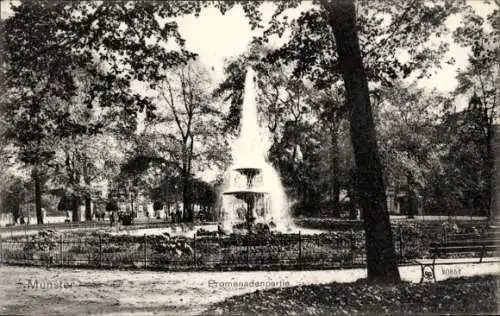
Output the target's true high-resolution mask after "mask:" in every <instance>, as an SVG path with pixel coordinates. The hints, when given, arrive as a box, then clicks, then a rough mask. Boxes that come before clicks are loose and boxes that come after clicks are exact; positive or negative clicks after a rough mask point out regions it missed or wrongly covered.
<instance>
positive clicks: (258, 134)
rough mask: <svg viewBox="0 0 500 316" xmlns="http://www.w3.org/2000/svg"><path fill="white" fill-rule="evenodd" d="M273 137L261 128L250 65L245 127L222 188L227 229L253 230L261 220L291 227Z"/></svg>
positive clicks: (280, 226)
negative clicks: (271, 154)
mask: <svg viewBox="0 0 500 316" xmlns="http://www.w3.org/2000/svg"><path fill="white" fill-rule="evenodd" d="M270 139H271V138H270V137H269V134H268V133H267V130H266V129H261V128H260V127H259V124H258V117H257V107H256V95H255V83H254V72H253V69H252V68H250V67H249V68H248V70H247V74H246V78H245V93H244V99H243V107H242V115H241V130H240V134H239V136H238V138H237V139H236V140H235V141H234V142H233V144H232V146H231V148H232V157H233V165H232V166H231V167H230V168H229V169H228V172H226V177H225V183H224V190H223V192H222V194H223V196H222V205H223V210H224V211H223V213H224V214H223V223H222V224H223V226H224V228H225V230H228V231H232V230H233V228H235V227H245V228H246V229H247V231H250V230H251V229H252V228H253V227H255V225H257V224H259V223H260V224H262V225H265V226H267V227H271V228H272V227H276V228H277V229H278V230H286V229H287V228H289V227H290V224H291V220H290V216H289V215H288V208H287V200H286V195H285V192H284V189H283V186H282V184H281V180H280V177H279V175H278V173H277V172H276V170H275V169H274V167H273V166H272V165H271V164H270V163H269V162H268V161H267V152H268V149H269V147H270V145H271V142H270ZM242 202H243V203H244V211H245V215H244V218H243V219H242V218H241V217H238V216H237V215H238V214H237V212H236V210H235V209H234V208H235V205H238V204H239V205H240V206H241V204H242Z"/></svg>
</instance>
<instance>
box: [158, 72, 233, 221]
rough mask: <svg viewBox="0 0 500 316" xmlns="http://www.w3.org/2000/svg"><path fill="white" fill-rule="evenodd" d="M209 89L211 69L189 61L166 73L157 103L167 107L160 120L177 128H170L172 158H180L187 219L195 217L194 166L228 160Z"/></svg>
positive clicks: (190, 219) (198, 166) (217, 115)
mask: <svg viewBox="0 0 500 316" xmlns="http://www.w3.org/2000/svg"><path fill="white" fill-rule="evenodd" d="M208 90H209V78H208V73H207V72H206V70H205V69H204V68H202V67H200V65H198V64H196V63H190V64H188V65H186V66H181V67H178V68H177V69H175V70H173V71H171V72H170V73H169V74H167V75H166V78H165V79H164V80H163V82H162V84H161V85H160V90H159V91H158V104H159V105H160V104H161V105H163V107H164V108H163V109H162V112H163V113H162V114H158V115H161V117H160V120H159V121H160V122H162V123H167V124H169V125H170V124H173V126H175V130H172V129H170V130H169V132H170V133H169V134H168V138H169V140H170V142H171V148H173V151H171V154H172V160H174V161H177V162H178V166H179V170H180V173H181V187H182V200H183V210H184V213H183V216H184V220H185V221H192V220H193V208H192V203H191V202H192V200H193V197H192V192H193V190H192V188H191V183H192V180H193V172H194V171H195V170H196V169H195V168H204V167H206V166H207V165H210V164H212V165H217V164H220V163H224V161H227V157H225V155H221V153H222V152H223V151H221V148H224V146H227V142H226V141H225V140H224V139H223V137H221V136H222V134H221V133H220V129H219V126H220V125H221V123H222V122H220V118H221V113H220V111H219V110H217V109H216V107H215V106H214V104H213V102H212V100H211V96H210V95H209V94H208V93H207V91H208ZM171 126H172V125H171ZM167 128H168V127H167ZM195 164H197V165H195Z"/></svg>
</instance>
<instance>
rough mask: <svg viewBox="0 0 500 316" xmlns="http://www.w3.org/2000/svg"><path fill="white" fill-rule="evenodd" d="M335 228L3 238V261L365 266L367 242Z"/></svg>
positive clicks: (180, 266) (168, 266) (174, 266)
mask: <svg viewBox="0 0 500 316" xmlns="http://www.w3.org/2000/svg"><path fill="white" fill-rule="evenodd" d="M351 237H352V238H346V237H345V236H338V235H335V234H322V235H302V234H300V233H299V234H278V235H262V236H261V235H248V236H247V235H243V236H242V235H239V236H236V235H233V236H220V237H219V236H204V237H199V236H196V235H195V236H194V237H193V238H185V237H176V238H169V237H168V236H163V235H155V236H147V235H144V236H127V235H121V236H118V235H116V236H110V235H98V234H95V235H90V236H85V237H80V238H76V239H75V238H68V237H67V236H66V235H65V234H58V235H50V236H49V235H47V236H42V238H34V236H27V237H25V236H22V237H19V238H9V239H5V238H3V239H2V240H1V241H0V255H1V257H0V261H1V262H3V263H7V264H18V265H41V266H60V267H76V266H78V267H95V268H140V269H160V270H233V269H242V270H251V269H330V268H340V267H347V266H349V267H354V266H363V265H364V264H365V261H366V258H365V253H364V249H363V247H360V245H361V243H360V242H359V241H356V240H355V238H356V236H355V235H352V236H351Z"/></svg>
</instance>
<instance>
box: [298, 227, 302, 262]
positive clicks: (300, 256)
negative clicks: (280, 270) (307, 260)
mask: <svg viewBox="0 0 500 316" xmlns="http://www.w3.org/2000/svg"><path fill="white" fill-rule="evenodd" d="M298 261H299V267H300V268H302V238H301V235H300V230H299V260H298Z"/></svg>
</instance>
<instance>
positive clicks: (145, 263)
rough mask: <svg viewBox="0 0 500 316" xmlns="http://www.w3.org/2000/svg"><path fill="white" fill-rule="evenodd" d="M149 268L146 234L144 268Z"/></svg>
mask: <svg viewBox="0 0 500 316" xmlns="http://www.w3.org/2000/svg"><path fill="white" fill-rule="evenodd" d="M147 267H148V240H147V239H146V234H144V268H147Z"/></svg>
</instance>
